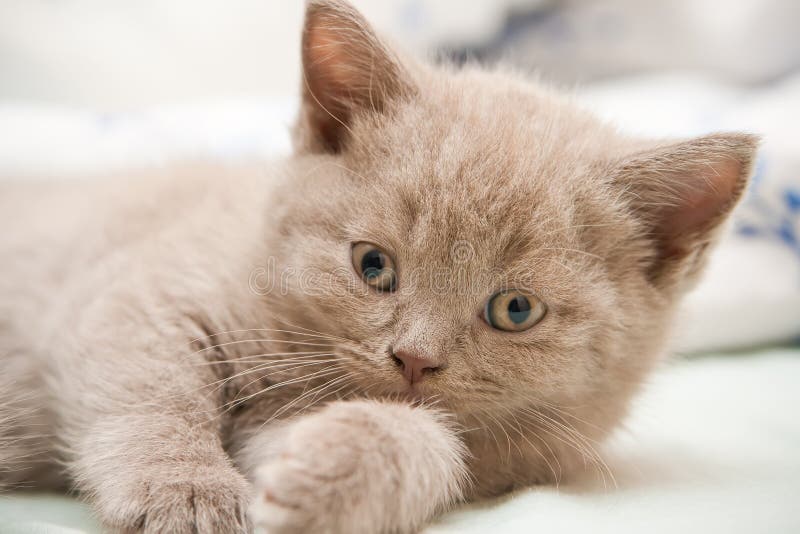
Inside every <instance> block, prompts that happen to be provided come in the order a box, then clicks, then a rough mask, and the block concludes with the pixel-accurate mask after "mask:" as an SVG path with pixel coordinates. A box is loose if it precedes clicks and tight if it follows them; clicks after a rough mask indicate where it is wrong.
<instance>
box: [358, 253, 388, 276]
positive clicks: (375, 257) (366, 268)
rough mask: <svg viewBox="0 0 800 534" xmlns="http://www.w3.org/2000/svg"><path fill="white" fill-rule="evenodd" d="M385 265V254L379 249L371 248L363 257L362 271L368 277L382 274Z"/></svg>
mask: <svg viewBox="0 0 800 534" xmlns="http://www.w3.org/2000/svg"><path fill="white" fill-rule="evenodd" d="M385 266H386V262H385V261H384V259H383V254H381V252H380V251H379V250H374V249H373V250H370V251H369V252H367V253H366V254H364V257H363V258H362V259H361V272H363V273H364V276H366V277H367V278H368V279H372V278H377V277H378V276H380V274H381V272H382V271H383V269H384V267H385Z"/></svg>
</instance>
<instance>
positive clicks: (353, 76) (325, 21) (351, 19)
mask: <svg viewBox="0 0 800 534" xmlns="http://www.w3.org/2000/svg"><path fill="white" fill-rule="evenodd" d="M302 57H303V109H302V112H301V118H300V124H299V126H298V130H299V131H298V135H299V141H300V143H301V144H302V145H304V146H305V148H307V149H310V150H312V151H316V152H333V153H337V152H341V151H342V150H343V147H344V146H345V143H346V141H347V139H348V137H349V134H350V133H351V125H352V122H353V118H354V117H355V116H356V115H357V114H359V113H385V112H386V111H387V110H388V108H389V107H390V106H391V103H392V101H393V100H394V99H397V98H400V97H402V96H404V95H408V94H410V93H411V91H412V89H411V87H412V86H411V82H410V78H409V77H408V75H407V73H406V72H405V70H404V68H403V66H402V65H401V64H400V62H399V61H398V60H397V58H396V57H395V56H394V54H392V52H391V51H390V50H389V49H388V48H386V47H385V46H384V45H383V43H382V42H381V41H380V39H378V37H377V36H376V35H375V33H374V32H373V30H372V29H371V28H370V26H369V24H368V23H367V21H366V20H365V19H364V18H363V17H362V16H361V14H360V13H358V11H356V10H355V9H354V8H353V7H351V6H350V5H348V4H347V3H345V2H343V1H341V0H311V1H310V2H309V3H308V8H307V11H306V21H305V28H304V30H303V42H302Z"/></svg>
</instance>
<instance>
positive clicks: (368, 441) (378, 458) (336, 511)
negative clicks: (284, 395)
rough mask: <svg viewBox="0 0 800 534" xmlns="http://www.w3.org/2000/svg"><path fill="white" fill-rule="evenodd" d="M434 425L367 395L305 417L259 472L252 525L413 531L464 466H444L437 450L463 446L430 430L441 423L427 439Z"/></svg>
mask: <svg viewBox="0 0 800 534" xmlns="http://www.w3.org/2000/svg"><path fill="white" fill-rule="evenodd" d="M437 424H438V422H437V421H436V420H434V419H432V418H430V417H429V416H428V415H427V414H425V413H421V412H419V411H417V410H414V409H413V408H411V407H409V406H402V405H379V404H378V403H371V402H366V401H365V402H352V401H351V402H339V403H333V404H331V405H329V406H328V407H326V408H325V409H323V410H321V411H320V412H318V413H316V414H313V415H310V416H306V417H302V418H300V419H299V420H298V421H296V422H295V423H294V424H292V425H291V427H290V428H289V429H288V430H287V433H286V434H285V439H284V440H283V443H282V448H281V449H280V450H279V451H278V454H277V456H276V457H274V459H273V460H272V461H270V462H268V463H266V464H265V465H262V466H261V467H260V468H259V469H258V471H257V473H256V491H255V495H256V499H255V502H254V504H253V505H252V506H251V508H250V513H251V516H252V518H253V521H254V523H255V524H256V526H258V527H261V528H263V529H264V530H265V531H266V532H267V533H268V534H299V533H306V532H314V533H323V534H325V533H327V534H362V533H363V534H375V533H382V532H393V533H406V532H415V531H416V530H417V529H418V528H419V527H420V525H421V524H422V523H423V522H424V521H425V520H427V519H428V518H429V517H430V516H431V515H432V514H433V513H434V511H436V510H437V509H438V508H440V505H442V504H446V503H447V502H449V501H451V500H452V498H453V496H454V495H455V494H456V493H457V489H456V486H457V484H458V482H459V478H458V476H457V472H458V470H459V469H460V465H461V464H460V463H458V461H455V462H454V463H453V464H452V466H447V467H443V466H444V464H445V462H444V461H443V459H442V458H440V457H437V455H438V454H439V451H438V450H437V449H439V448H442V447H449V449H448V450H447V452H445V453H444V455H445V456H447V458H446V459H449V458H450V456H451V455H452V456H453V457H455V455H456V452H451V451H457V450H458V449H457V448H455V447H454V446H453V445H452V444H451V443H449V442H447V440H446V439H444V440H439V439H438V437H437V436H435V435H433V434H434V433H435V432H438V428H437V429H436V431H435V432H432V433H431V434H432V435H431V438H430V439H428V440H425V439H424V438H423V437H422V436H424V433H425V431H426V430H427V429H428V428H430V427H434V426H436V425H437ZM426 427H428V428H426ZM415 432H416V433H417V435H416V436H415V435H414V434H413V433H415ZM426 443H427V445H426ZM417 455H419V457H417ZM409 463H410V464H412V465H408V464H409Z"/></svg>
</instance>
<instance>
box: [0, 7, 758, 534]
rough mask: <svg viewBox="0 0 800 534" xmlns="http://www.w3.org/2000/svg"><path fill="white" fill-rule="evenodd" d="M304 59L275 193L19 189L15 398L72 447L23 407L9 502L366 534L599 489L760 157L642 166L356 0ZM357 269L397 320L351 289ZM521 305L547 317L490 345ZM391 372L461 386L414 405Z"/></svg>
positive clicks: (727, 152)
mask: <svg viewBox="0 0 800 534" xmlns="http://www.w3.org/2000/svg"><path fill="white" fill-rule="evenodd" d="M303 59H304V72H305V79H304V83H303V88H304V96H303V108H302V111H301V115H300V118H299V121H298V125H297V128H296V130H295V139H296V151H295V154H294V155H293V156H292V157H291V158H290V159H288V160H287V161H284V162H274V163H271V164H269V165H268V166H267V171H266V172H265V169H264V168H257V169H248V168H222V167H214V166H212V165H202V166H195V167H185V168H176V169H172V170H171V171H170V172H165V173H162V174H160V175H159V174H155V173H143V174H132V175H130V176H126V177H120V178H119V179H117V180H113V181H109V180H106V181H100V182H86V183H81V184H73V185H70V186H63V187H33V186H30V185H24V184H16V185H15V184H13V183H9V184H5V185H3V193H2V195H0V224H2V227H3V228H4V229H5V230H6V231H4V232H3V235H2V236H1V237H0V255H1V256H2V258H3V262H2V277H0V349H1V350H0V358H2V360H3V361H2V365H3V369H12V370H13V369H23V368H24V370H20V371H12V374H11V376H12V377H13V379H12V381H11V383H9V384H4V385H3V394H4V395H10V396H13V397H15V398H18V399H21V398H22V397H21V396H23V395H25V396H26V397H25V401H24V402H22V403H21V404H23V405H25V406H26V407H27V408H26V409H28V410H33V412H34V413H35V414H36V415H35V418H36V419H37V420H38V421H40V422H41V425H39V426H40V428H41V427H44V428H46V429H47V432H48V433H52V434H55V436H56V439H36V437H37V432H36V431H34V430H33V429H34V425H31V424H29V423H30V422H31V421H30V420H27V419H26V418H25V417H23V415H22V414H23V411H22V409H21V408H20V407H19V406H20V403H19V402H18V403H16V404H15V403H11V404H7V403H4V408H3V410H4V411H5V412H6V413H4V414H3V415H2V416H0V420H3V421H11V420H13V421H16V422H15V423H13V424H12V425H11V428H4V429H2V434H0V435H2V436H4V437H5V436H19V435H25V436H26V439H30V440H32V443H33V442H35V443H37V444H38V445H39V446H40V447H42V452H41V457H40V462H39V463H38V464H34V463H33V462H28V463H25V462H21V463H20V462H16V463H14V464H9V460H8V456H9V453H8V452H6V453H5V455H6V456H5V457H0V461H1V462H2V465H3V467H4V468H5V471H3V472H2V473H0V480H4V481H6V482H8V483H13V482H15V481H17V480H18V478H14V477H12V476H9V475H8V473H7V472H6V471H9V466H10V467H11V470H12V471H17V470H20V469H23V470H26V472H27V475H29V476H30V477H31V479H32V480H35V481H37V482H38V483H39V484H40V485H47V484H59V483H65V482H68V483H70V484H73V485H74V486H75V487H76V488H77V489H78V490H79V491H80V492H81V493H82V495H84V496H85V498H86V499H88V500H89V501H90V502H91V503H92V504H93V506H94V509H95V511H96V513H97V514H98V516H99V518H100V519H101V520H102V521H103V522H104V523H105V524H106V525H107V527H109V528H111V529H115V530H119V531H126V532H132V531H136V532H138V531H141V532H178V533H180V532H242V531H247V530H249V529H250V528H251V527H252V526H253V525H254V524H257V525H260V526H262V527H265V528H266V529H267V531H268V532H270V533H284V532H287V533H288V532H333V533H359V532H364V533H370V532H412V531H414V530H415V529H417V528H418V527H419V526H420V525H422V524H423V523H424V522H425V521H427V520H428V519H429V518H430V517H431V516H433V515H434V514H436V513H438V512H440V511H441V510H444V509H446V508H447V507H449V506H451V505H452V504H454V503H456V502H460V501H462V500H472V499H477V498H481V497H485V496H491V495H498V494H501V493H503V492H506V491H508V490H511V489H513V488H516V487H520V486H525V485H529V484H535V483H548V482H557V481H559V480H561V479H563V478H564V477H567V476H568V475H569V473H570V472H571V471H573V470H574V469H576V468H578V467H579V466H582V465H583V464H584V463H585V462H587V461H588V462H589V463H593V464H595V465H597V467H598V469H601V470H602V461H601V460H600V458H599V457H598V455H597V452H596V451H595V450H594V444H595V443H596V442H597V441H598V440H601V439H602V438H603V437H604V436H605V435H606V434H607V433H608V432H609V431H610V430H611V429H613V427H614V425H615V424H617V423H618V422H619V420H620V419H621V418H622V416H623V415H624V413H625V409H626V406H627V405H628V403H629V400H630V398H631V396H632V395H633V394H634V393H635V392H636V389H637V387H638V386H639V384H640V383H641V382H642V380H643V378H644V377H645V376H646V374H647V372H648V371H649V370H650V369H651V368H652V367H653V365H654V363H655V362H656V361H657V360H658V358H659V356H660V354H661V351H662V346H663V342H664V339H665V338H666V336H667V333H668V329H669V324H670V322H671V319H672V316H673V314H674V310H675V306H676V304H677V302H678V300H679V299H680V297H681V295H682V294H683V293H684V292H685V291H686V290H687V288H689V287H691V285H692V284H693V283H694V281H695V280H696V278H697V276H698V275H699V273H700V271H701V268H702V265H703V261H704V259H705V257H706V255H707V250H708V248H709V245H710V244H712V243H713V240H714V236H715V233H716V230H717V229H718V227H719V225H720V224H721V223H722V221H723V220H724V219H725V217H726V216H727V214H728V213H729V212H730V210H731V209H732V207H733V206H734V205H735V203H736V201H737V200H738V198H739V196H740V194H741V192H742V191H743V189H744V187H745V185H746V182H747V178H748V176H749V173H750V168H751V163H752V160H753V157H754V151H755V145H756V140H755V139H754V138H753V137H751V136H748V135H744V134H716V135H711V136H707V137H703V138H700V139H694V140H685V141H646V140H635V139H630V138H627V137H625V136H622V135H620V134H618V133H617V132H616V131H615V130H614V129H613V128H611V127H609V126H607V125H605V124H602V123H601V122H599V121H598V120H596V119H595V118H593V117H592V116H591V115H589V114H587V113H585V112H584V111H582V110H580V109H578V108H576V107H575V106H574V105H573V104H572V103H571V102H570V101H569V100H568V99H565V98H563V97H562V96H560V95H558V94H557V93H555V92H553V91H551V90H549V89H547V88H544V87H541V86H539V85H535V84H531V83H529V82H527V81H525V80H522V79H519V78H517V77H515V76H513V75H510V74H508V73H504V72H499V71H493V72H487V71H484V70H480V69H476V68H467V69H464V70H460V71H453V70H449V69H447V68H435V67H432V66H428V65H425V64H420V63H417V62H415V61H413V60H410V59H407V58H402V57H400V56H399V55H397V54H396V53H395V52H393V51H391V50H390V49H389V48H388V47H387V46H386V45H385V44H384V43H383V42H382V41H381V40H380V39H379V38H378V37H377V36H376V35H375V34H374V33H373V32H372V30H371V29H370V28H369V26H368V25H367V23H366V21H364V20H363V18H361V16H360V15H359V14H358V13H357V12H355V11H354V10H353V9H352V8H351V7H350V6H348V5H347V4H345V3H343V2H339V1H334V0H315V1H312V2H310V3H309V4H308V14H307V19H306V26H305V29H304V35H303ZM360 241H368V242H371V243H375V244H377V245H379V246H381V247H382V248H383V249H384V250H386V251H388V252H389V253H390V254H391V255H392V257H393V258H394V261H395V263H396V265H397V270H398V285H397V290H396V291H395V292H393V293H377V292H375V291H372V290H370V289H368V288H366V286H365V285H364V284H363V282H362V281H361V280H360V278H358V276H357V274H356V273H355V272H354V270H353V268H352V266H351V258H350V250H351V245H352V243H354V242H360ZM504 287H517V288H523V289H525V290H527V291H529V292H531V293H533V294H535V295H537V296H538V297H539V298H541V299H542V300H543V301H545V302H546V303H547V306H548V308H549V310H548V313H547V315H546V317H545V319H544V320H543V321H542V322H541V323H540V324H538V325H536V326H535V327H534V328H532V329H531V330H528V331H525V332H521V333H515V334H512V333H508V332H500V331H497V330H493V329H491V328H490V327H489V326H488V325H487V324H486V323H485V322H483V321H482V320H481V318H480V314H481V310H482V309H483V306H484V304H485V302H486V301H487V299H488V298H489V297H491V296H492V294H494V293H495V292H496V291H498V290H499V289H502V288H504ZM398 347H399V348H402V349H403V350H408V351H414V352H417V353H421V354H428V355H433V356H432V357H435V358H436V361H437V362H438V364H439V365H440V369H439V371H437V372H436V373H432V374H430V375H429V376H427V377H426V378H425V380H423V381H422V382H421V383H419V384H415V385H414V387H413V388H410V387H409V385H408V383H407V382H406V381H405V380H404V379H403V377H402V373H400V372H399V371H398V368H397V365H396V363H395V362H394V361H393V359H392V358H391V353H392V351H393V350H398ZM15 373H16V374H15ZM7 376H8V375H7ZM22 378H25V380H22ZM20 421H22V423H20ZM4 439H5V441H2V443H3V444H6V443H8V440H7V438H4ZM11 456H14V457H18V456H19V455H18V454H17V453H15V452H14V451H13V450H12V451H11ZM54 462H58V463H59V465H63V466H64V469H63V475H62V471H61V470H60V469H56V468H55V467H52V466H53V465H55V464H54ZM37 465H38V466H39V467H38V469H34V467H36V466H37ZM42 466H44V467H42ZM47 466H50V467H47ZM54 475H55V476H54ZM248 510H249V513H248ZM254 522H255V523H254Z"/></svg>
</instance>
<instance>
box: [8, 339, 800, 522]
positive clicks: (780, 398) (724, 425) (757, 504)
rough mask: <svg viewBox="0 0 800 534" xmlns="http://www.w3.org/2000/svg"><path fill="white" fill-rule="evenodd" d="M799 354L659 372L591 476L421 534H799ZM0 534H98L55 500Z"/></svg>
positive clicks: (46, 499)
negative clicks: (600, 471)
mask: <svg viewBox="0 0 800 534" xmlns="http://www.w3.org/2000/svg"><path fill="white" fill-rule="evenodd" d="M798 384H800V349H772V350H765V351H761V352H750V353H740V354H721V355H718V356H709V357H703V358H699V359H695V360H689V361H681V362H677V363H673V364H670V365H668V366H666V367H665V368H664V369H663V370H662V371H660V372H659V373H657V374H656V375H655V376H654V377H653V379H652V380H651V382H650V383H649V384H648V386H647V388H646V391H645V392H644V394H643V395H642V396H641V398H640V399H639V400H638V401H637V403H636V408H635V409H634V411H633V413H632V415H631V417H630V419H629V420H628V422H627V424H626V426H625V428H624V429H622V430H621V431H620V432H618V433H617V435H616V436H615V437H614V438H613V439H612V440H611V441H610V442H609V443H608V446H607V447H606V448H605V452H604V457H605V458H606V462H607V463H608V467H609V471H610V473H611V474H612V475H613V478H614V480H612V479H611V478H610V476H608V475H606V477H605V484H604V482H603V477H600V476H598V475H597V471H596V470H594V469H592V468H589V469H587V472H586V473H585V475H584V476H583V477H582V478H581V479H580V480H576V481H574V482H572V483H569V484H563V485H561V487H559V488H552V487H548V488H537V489H530V490H526V491H522V492H519V493H517V494H516V495H513V496H510V497H507V498H504V499H501V500H498V501H496V502H491V503H487V504H482V505H476V506H469V507H465V508H463V509H461V510H458V511H455V512H452V513H450V514H448V515H446V516H445V517H443V518H441V519H440V520H439V521H437V522H436V523H435V524H434V525H431V526H429V527H428V528H427V529H426V530H425V531H424V532H425V534H473V533H475V534H477V533H486V532H491V533H492V534H523V533H524V534H528V533H534V532H568V533H570V532H592V533H596V534H602V533H605V532H607V533H609V534H610V533H614V534H625V533H636V534H639V533H641V532H648V533H662V532H663V533H675V532H680V533H682V534H689V533H703V534H713V533H717V532H719V533H725V534H737V533H742V534H745V533H747V534H752V533H756V532H757V533H793V532H800V510H798V508H797V506H796V505H797V495H798V490H800V482H798V481H800V424H798V419H797V415H796V413H795V412H794V408H796V407H797V406H798V405H800V388H798V386H797V385H798ZM0 518H1V519H0V533H2V534H22V533H26V534H27V533H31V534H33V533H49V534H76V533H96V532H100V529H99V528H98V527H97V525H95V524H94V523H93V522H92V521H91V517H90V514H89V512H88V510H87V509H86V507H85V506H83V505H81V504H79V503H78V502H76V501H72V500H70V499H68V498H65V497H55V496H38V495H28V496H26V495H23V494H17V495H14V496H8V497H5V498H0Z"/></svg>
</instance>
